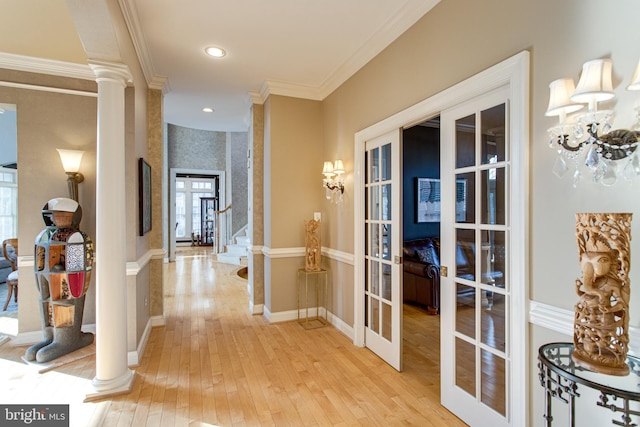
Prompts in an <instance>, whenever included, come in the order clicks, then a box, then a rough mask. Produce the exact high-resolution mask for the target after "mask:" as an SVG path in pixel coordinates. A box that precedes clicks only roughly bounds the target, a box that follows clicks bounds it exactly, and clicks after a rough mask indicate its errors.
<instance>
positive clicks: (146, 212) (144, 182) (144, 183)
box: [138, 157, 151, 236]
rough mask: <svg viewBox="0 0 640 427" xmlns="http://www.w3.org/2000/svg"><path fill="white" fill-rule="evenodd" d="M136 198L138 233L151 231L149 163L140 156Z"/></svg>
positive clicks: (142, 234) (142, 233)
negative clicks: (138, 215)
mask: <svg viewBox="0 0 640 427" xmlns="http://www.w3.org/2000/svg"><path fill="white" fill-rule="evenodd" d="M138 186H139V187H138V191H139V194H138V198H139V212H140V235H141V236H144V235H145V234H147V233H148V232H149V231H151V165H150V164H149V163H147V162H145V160H144V159H143V158H142V157H141V158H140V160H138Z"/></svg>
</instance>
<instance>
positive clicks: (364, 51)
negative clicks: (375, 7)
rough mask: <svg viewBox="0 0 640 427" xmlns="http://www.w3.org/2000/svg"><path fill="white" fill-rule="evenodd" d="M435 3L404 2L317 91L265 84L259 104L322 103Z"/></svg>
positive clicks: (299, 86) (432, 1)
mask: <svg viewBox="0 0 640 427" xmlns="http://www.w3.org/2000/svg"><path fill="white" fill-rule="evenodd" d="M438 3H440V0H428V1H420V2H407V3H406V4H405V6H404V7H403V8H402V9H399V10H398V11H397V12H396V14H395V15H393V16H391V17H390V18H389V19H388V20H387V22H385V24H384V25H382V26H381V27H380V28H379V29H378V31H376V33H375V34H374V35H373V36H372V37H371V38H370V39H369V40H367V42H366V43H365V44H364V45H362V47H361V48H360V49H358V50H357V51H356V53H354V54H353V55H352V56H351V57H350V58H349V59H348V60H347V61H345V62H344V63H342V64H341V65H340V66H339V67H338V68H337V69H336V70H335V71H334V72H333V73H332V74H331V75H330V76H329V77H327V79H326V80H325V81H324V82H323V83H322V84H321V85H320V86H319V87H310V86H303V85H295V84H289V83H283V82H276V81H270V80H266V81H265V82H264V83H263V85H262V88H261V90H260V95H261V97H262V102H261V103H264V101H265V100H266V99H267V98H268V97H269V95H282V96H290V97H294V98H304V99H311V100H315V101H322V100H324V99H325V98H326V97H327V96H329V95H331V93H332V92H333V91H334V90H336V89H337V88H339V87H340V86H341V85H342V84H343V83H344V82H346V81H347V80H348V79H349V78H350V77H351V76H353V75H354V74H355V73H356V72H358V70H360V69H361V68H362V67H364V66H365V65H366V64H367V63H368V62H369V61H371V60H372V59H373V58H375V57H376V56H377V55H378V54H379V53H380V52H382V51H383V50H384V49H386V48H387V47H388V46H389V45H390V44H391V43H393V42H394V41H395V40H396V39H397V38H398V37H400V35H402V34H403V33H404V32H405V31H407V30H408V29H409V28H410V27H411V26H413V25H414V24H415V23H416V22H417V21H418V20H419V19H420V18H422V17H423V16H424V15H425V14H427V12H429V11H430V10H431V9H433V8H434V7H435V6H436V5H437V4H438Z"/></svg>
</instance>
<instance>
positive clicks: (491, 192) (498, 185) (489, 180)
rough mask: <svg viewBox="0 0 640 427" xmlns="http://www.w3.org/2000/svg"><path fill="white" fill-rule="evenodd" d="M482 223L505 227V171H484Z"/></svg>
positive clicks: (497, 169) (496, 169)
mask: <svg viewBox="0 0 640 427" xmlns="http://www.w3.org/2000/svg"><path fill="white" fill-rule="evenodd" d="M481 181H482V190H481V191H482V195H481V198H482V223H483V224H500V225H504V212H505V209H504V206H505V169H504V168H492V169H489V170H483V171H482V178H481Z"/></svg>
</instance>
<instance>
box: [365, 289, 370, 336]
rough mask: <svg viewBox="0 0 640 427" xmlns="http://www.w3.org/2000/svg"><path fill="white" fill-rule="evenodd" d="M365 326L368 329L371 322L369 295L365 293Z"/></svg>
mask: <svg viewBox="0 0 640 427" xmlns="http://www.w3.org/2000/svg"><path fill="white" fill-rule="evenodd" d="M364 313H365V315H364V326H365V328H368V327H369V325H370V324H371V322H370V321H369V295H368V294H366V293H365V295H364Z"/></svg>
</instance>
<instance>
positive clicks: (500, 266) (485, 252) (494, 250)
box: [480, 230, 506, 288]
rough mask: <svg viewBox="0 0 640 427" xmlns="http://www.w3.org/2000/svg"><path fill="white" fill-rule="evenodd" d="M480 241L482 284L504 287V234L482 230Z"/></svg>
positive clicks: (502, 232)
mask: <svg viewBox="0 0 640 427" xmlns="http://www.w3.org/2000/svg"><path fill="white" fill-rule="evenodd" d="M480 236H481V239H482V244H481V246H482V254H481V256H480V263H481V272H482V283H485V284H487V285H493V286H498V287H500V288H504V287H505V283H506V281H505V276H506V270H505V259H504V255H505V247H504V244H505V232H504V231H493V230H483V231H481V232H480Z"/></svg>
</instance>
